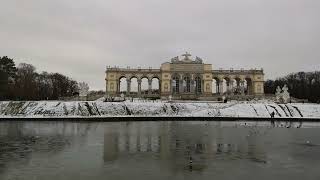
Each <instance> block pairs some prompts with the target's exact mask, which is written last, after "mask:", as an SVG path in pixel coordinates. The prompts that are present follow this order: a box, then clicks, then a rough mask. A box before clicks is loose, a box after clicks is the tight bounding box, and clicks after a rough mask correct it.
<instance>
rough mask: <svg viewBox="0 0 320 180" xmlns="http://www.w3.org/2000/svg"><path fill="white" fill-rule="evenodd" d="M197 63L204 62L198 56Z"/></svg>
mask: <svg viewBox="0 0 320 180" xmlns="http://www.w3.org/2000/svg"><path fill="white" fill-rule="evenodd" d="M195 61H196V63H199V64H202V62H203V60H202V59H201V58H199V57H198V56H196V60H195Z"/></svg>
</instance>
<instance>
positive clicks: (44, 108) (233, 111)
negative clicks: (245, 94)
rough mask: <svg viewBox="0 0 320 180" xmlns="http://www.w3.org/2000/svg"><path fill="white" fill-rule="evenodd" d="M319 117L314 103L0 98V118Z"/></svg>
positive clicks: (319, 113) (319, 110)
mask: <svg viewBox="0 0 320 180" xmlns="http://www.w3.org/2000/svg"><path fill="white" fill-rule="evenodd" d="M272 112H274V114H275V117H277V118H279V117H280V118H290V117H293V118H300V117H303V118H319V120H320V105H317V104H286V105H285V104H275V103H250V102H243V103H241V102H230V103H203V102H188V103H182V102H181V103H169V102H128V101H126V102H101V101H87V102H86V101H75V102H64V101H24V102H22V101H20V102H19V101H12V102H10V101H3V102H0V118H1V117H2V118H11V117H12V118H16V117H17V118H20V117H22V118H23V117H28V118H33V117H34V118H42V117H45V118H49V117H54V118H56V117H61V118H63V117H126V116H128V117H133V116H134V117H156V116H157V117H250V118H255V117H256V118H269V117H270V114H271V113H272Z"/></svg>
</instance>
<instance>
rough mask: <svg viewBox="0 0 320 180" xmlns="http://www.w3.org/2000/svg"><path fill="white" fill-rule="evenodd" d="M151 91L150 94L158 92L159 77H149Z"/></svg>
mask: <svg viewBox="0 0 320 180" xmlns="http://www.w3.org/2000/svg"><path fill="white" fill-rule="evenodd" d="M151 91H152V94H160V78H159V77H158V76H153V77H152V79H151Z"/></svg>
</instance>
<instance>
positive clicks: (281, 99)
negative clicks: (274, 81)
mask: <svg viewBox="0 0 320 180" xmlns="http://www.w3.org/2000/svg"><path fill="white" fill-rule="evenodd" d="M275 95H276V102H277V103H288V102H289V101H290V94H289V92H288V86H287V85H286V84H285V85H284V86H283V87H282V89H281V88H280V86H278V87H277V89H276V93H275Z"/></svg>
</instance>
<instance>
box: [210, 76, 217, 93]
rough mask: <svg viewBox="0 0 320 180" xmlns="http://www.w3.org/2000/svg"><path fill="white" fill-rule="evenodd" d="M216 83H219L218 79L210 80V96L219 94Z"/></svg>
mask: <svg viewBox="0 0 320 180" xmlns="http://www.w3.org/2000/svg"><path fill="white" fill-rule="evenodd" d="M218 83H219V79H218V78H212V88H211V90H212V94H217V93H218V92H219V90H218Z"/></svg>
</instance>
